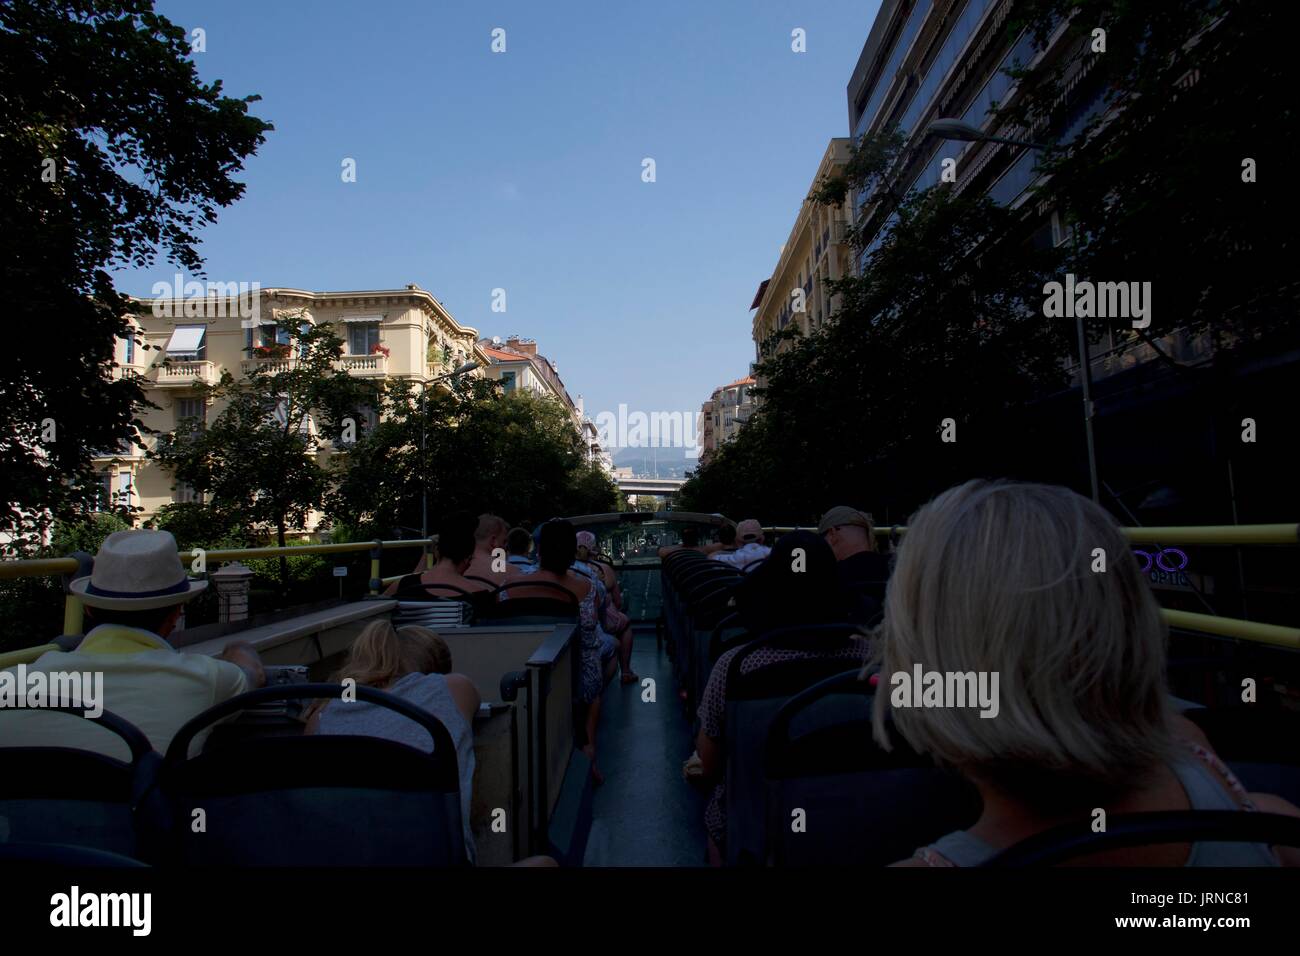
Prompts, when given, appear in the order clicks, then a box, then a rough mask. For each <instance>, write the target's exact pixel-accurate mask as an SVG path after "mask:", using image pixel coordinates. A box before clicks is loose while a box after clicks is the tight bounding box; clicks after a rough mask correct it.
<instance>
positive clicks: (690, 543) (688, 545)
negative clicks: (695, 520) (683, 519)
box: [659, 525, 704, 558]
mask: <svg viewBox="0 0 1300 956" xmlns="http://www.w3.org/2000/svg"><path fill="white" fill-rule="evenodd" d="M680 537H681V544H667V545H664V546H663V547H662V548H660V549H659V557H660V558H665V557H667V556H668V555H670V554H672V553H673V552H674V551H703V550H704V549H703V548H701V547H700V529H699V528H696V527H693V526H690V525H688V526H687V527H685V528H682V532H681V536H680Z"/></svg>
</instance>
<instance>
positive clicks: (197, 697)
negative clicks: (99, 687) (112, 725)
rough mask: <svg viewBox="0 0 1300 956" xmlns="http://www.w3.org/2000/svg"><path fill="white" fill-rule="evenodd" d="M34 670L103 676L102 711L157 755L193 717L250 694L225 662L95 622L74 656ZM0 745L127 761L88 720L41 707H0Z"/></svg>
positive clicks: (59, 654) (44, 659)
mask: <svg viewBox="0 0 1300 956" xmlns="http://www.w3.org/2000/svg"><path fill="white" fill-rule="evenodd" d="M9 669H10V670H15V669H14V668H9ZM35 671H44V672H45V673H47V674H48V673H51V672H58V671H62V672H72V671H75V672H86V671H89V672H90V673H92V674H94V673H102V674H103V675H104V677H103V699H102V701H101V702H100V703H101V704H102V706H103V708H104V709H105V710H107V711H111V712H112V713H114V714H116V715H117V716H119V717H121V718H123V719H124V720H127V721H129V722H130V723H133V724H135V726H137V727H139V728H140V730H141V731H143V732H144V735H145V736H146V737H148V738H149V742H150V743H152V744H153V746H154V749H155V750H157V751H158V752H159V753H166V752H167V747H168V745H169V744H170V743H171V741H172V737H174V736H175V735H176V732H177V731H178V730H180V729H181V727H182V726H183V725H184V724H185V723H187V722H188V721H189V720H190V719H191V718H193V717H195V716H197V715H198V714H200V713H202V712H203V711H205V710H207V709H208V708H209V707H212V706H213V705H214V704H218V703H221V702H222V701H224V700H228V699H230V698H231V697H234V696H235V695H237V694H242V693H244V692H245V691H247V690H249V689H250V687H249V683H248V678H247V677H245V676H244V672H243V671H242V670H240V668H239V667H238V666H237V665H235V664H232V663H231V662H230V661H224V660H218V659H217V658H215V657H208V656H206V655H203V654H185V653H183V652H179V651H177V650H176V649H175V648H173V647H172V646H171V645H170V644H168V643H167V642H166V641H164V640H163V639H162V638H161V637H159V636H158V635H156V634H151V633H150V632H148V631H142V630H139V629H137V628H133V627H122V626H120V625H117V624H101V625H100V626H99V627H97V628H95V629H94V630H92V631H91V632H90V633H89V634H87V635H86V636H85V638H83V639H82V642H81V645H80V646H79V647H78V648H77V649H76V650H75V651H70V652H64V651H50V652H48V653H45V654H42V655H41V656H40V657H38V658H37V659H36V660H35V661H34V662H32V663H31V664H28V665H27V672H28V673H29V674H30V673H32V672H35ZM209 729H210V728H209ZM206 739H207V733H206V732H203V733H200V734H199V735H198V736H197V737H195V739H194V742H193V744H192V745H191V747H190V753H191V754H196V753H198V752H199V750H200V749H201V748H202V746H203V741H204V740H206ZM0 747H74V748H76V749H78V750H95V751H98V752H100V753H103V754H107V755H108V756H110V757H116V758H118V759H119V760H129V759H130V750H129V749H128V748H127V746H126V744H125V742H123V740H122V738H120V737H119V736H118V735H117V734H115V733H113V732H112V731H111V730H105V729H104V728H103V727H96V726H95V721H94V720H87V719H85V718H82V717H75V716H70V715H65V714H58V713H49V712H42V711H41V710H40V709H39V708H31V709H9V708H0Z"/></svg>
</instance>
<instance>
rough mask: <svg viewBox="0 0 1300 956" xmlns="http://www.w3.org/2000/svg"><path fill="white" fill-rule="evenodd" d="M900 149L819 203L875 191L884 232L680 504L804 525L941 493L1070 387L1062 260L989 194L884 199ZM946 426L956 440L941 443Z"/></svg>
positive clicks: (865, 161)
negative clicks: (825, 319) (1048, 296)
mask: <svg viewBox="0 0 1300 956" xmlns="http://www.w3.org/2000/svg"><path fill="white" fill-rule="evenodd" d="M900 148H901V147H900V143H899V138H898V136H897V135H896V134H893V133H891V134H887V135H885V136H881V137H875V138H869V139H867V140H866V141H864V142H863V143H861V144H859V146H858V148H857V150H856V152H855V154H854V158H853V161H852V162H851V163H850V165H849V168H848V169H849V171H848V175H847V176H846V178H844V179H842V180H840V181H838V182H832V183H827V184H825V185H824V187H823V189H822V190H821V192H820V193H819V198H820V199H821V200H823V201H826V202H831V203H835V202H841V201H842V200H843V197H844V193H845V191H846V190H847V189H849V188H855V189H856V188H862V187H863V186H864V185H866V184H867V183H869V182H870V183H875V184H876V187H877V190H878V201H881V202H882V203H885V204H887V209H886V210H885V212H886V214H890V215H892V216H893V217H894V223H893V226H892V228H891V229H890V231H889V233H888V236H887V238H885V239H884V241H883V242H882V243H881V244H880V246H879V247H878V248H877V249H875V250H873V252H872V253H871V256H870V261H869V267H868V269H867V270H866V271H865V274H864V275H862V276H860V277H851V278H848V279H846V280H843V281H841V282H839V283H835V284H833V291H835V292H838V293H839V294H840V296H841V306H840V309H839V311H838V312H837V314H836V315H835V316H834V321H833V322H831V323H829V324H827V325H826V326H823V327H822V328H820V329H816V330H813V331H812V332H811V333H810V334H808V335H806V336H794V335H784V334H783V335H780V336H778V337H777V339H778V340H779V344H780V345H781V347H780V348H776V347H775V346H776V345H777V344H778V342H773V343H771V346H772V347H770V348H769V349H768V355H767V357H766V358H765V359H764V360H763V361H762V363H761V366H760V372H761V374H762V375H763V376H765V377H766V387H765V388H763V389H761V390H759V391H760V394H761V398H762V402H761V404H760V406H759V408H758V410H757V411H756V412H755V413H754V415H753V416H751V420H750V422H749V423H748V424H747V425H746V426H745V427H744V428H743V429H741V430H740V432H739V434H738V435H737V436H736V437H735V438H734V439H732V440H731V441H730V442H728V443H726V444H725V445H723V446H722V447H721V448H720V449H719V450H718V451H717V453H716V454H715V455H714V456H713V457H712V458H711V459H710V460H709V462H708V464H707V465H705V466H703V467H702V468H700V469H699V470H697V472H696V473H695V475H694V476H693V477H692V478H691V479H690V481H688V482H687V484H686V486H685V487H684V488H683V492H682V507H684V508H691V509H694V510H703V511H721V512H723V513H725V514H735V515H747V516H755V517H759V518H760V519H762V520H765V521H778V520H779V521H790V522H800V523H807V522H809V521H811V520H812V519H814V518H815V517H816V515H817V514H818V513H820V512H821V511H822V510H824V509H825V508H827V507H829V506H830V505H833V504H836V503H841V502H844V501H862V499H863V498H864V497H866V496H870V498H871V499H872V500H873V501H878V500H880V499H881V498H882V497H883V498H885V499H888V498H889V497H890V496H892V495H910V494H915V493H916V492H918V491H922V490H923V489H927V488H933V487H935V486H936V485H937V486H938V487H942V486H943V483H944V482H950V481H951V480H954V479H955V476H956V475H957V474H959V473H961V472H963V471H965V470H969V469H971V468H975V467H978V466H979V465H980V464H981V463H982V462H983V461H984V460H985V455H986V452H987V450H988V449H989V448H990V444H989V442H990V441H991V440H992V441H996V435H993V434H991V431H992V430H995V429H996V428H997V426H998V425H999V424H1001V423H1002V422H1003V421H1004V414H1005V413H1006V412H1007V411H1008V410H1010V409H1012V408H1015V407H1017V406H1022V405H1024V404H1025V403H1027V402H1029V401H1030V400H1032V399H1033V398H1034V397H1036V396H1037V395H1039V394H1042V392H1043V391H1045V390H1046V389H1049V388H1052V387H1060V386H1061V385H1063V384H1064V382H1065V378H1064V374H1063V371H1062V368H1063V361H1062V360H1063V358H1064V357H1065V356H1067V355H1068V353H1069V338H1068V336H1067V335H1066V334H1065V333H1066V331H1067V329H1066V328H1065V326H1063V325H1062V324H1061V323H1052V322H1048V321H1045V320H1044V319H1043V317H1042V315H1041V305H1042V286H1043V281H1044V279H1045V277H1047V276H1049V275H1051V274H1053V272H1054V269H1055V267H1056V264H1057V258H1056V256H1055V255H1054V254H1053V253H1052V252H1051V251H1048V250H1041V249H1039V248H1036V247H1035V246H1033V245H1032V244H1030V243H1027V242H1024V241H1023V240H1022V230H1023V226H1022V223H1021V217H1020V216H1019V215H1018V214H1016V213H1014V212H1012V211H1010V210H1007V209H1005V208H1002V207H999V206H998V205H996V204H995V203H994V202H993V201H992V200H990V199H989V198H988V197H986V196H983V195H980V194H978V193H974V194H972V193H965V194H957V193H955V192H954V191H953V190H952V189H951V187H948V186H940V187H936V188H934V189H930V190H927V191H923V192H921V191H918V192H913V193H909V194H903V193H891V192H890V190H891V189H892V186H891V184H890V183H889V181H888V174H889V172H890V170H891V169H892V168H893V167H894V165H895V163H896V162H897V160H898V157H899V151H900ZM991 248H996V249H997V253H996V254H986V253H988V250H990V249H991ZM945 420H951V422H952V425H953V427H954V428H955V429H956V431H957V434H958V435H959V436H960V441H959V442H955V443H948V442H943V441H942V435H941V429H942V427H943V423H944V422H945ZM885 463H889V464H888V467H885Z"/></svg>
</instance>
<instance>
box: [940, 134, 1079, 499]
mask: <svg viewBox="0 0 1300 956" xmlns="http://www.w3.org/2000/svg"><path fill="white" fill-rule="evenodd" d="M925 134H926V135H927V136H941V137H943V138H944V139H951V140H958V141H959V142H963V143H1006V144H1008V145H1010V146H1024V147H1025V148H1027V149H1038V150H1050V149H1052V148H1053V147H1052V146H1050V145H1048V144H1046V143H1033V142H1030V141H1028V140H1023V139H1008V138H1006V137H1003V136H989V135H988V134H987V133H985V132H984V131H983V130H981V129H978V128H977V127H974V126H971V125H970V124H969V123H963V122H962V121H961V120H959V119H951V118H944V119H937V120H935V121H934V122H933V123H931V124H930V125H929V126H927V127H926V130H925ZM1074 323H1075V330H1076V332H1078V335H1079V384H1080V386H1081V391H1082V392H1083V431H1084V435H1085V436H1086V438H1087V442H1088V481H1089V484H1090V485H1091V488H1092V500H1093V501H1097V502H1100V500H1101V492H1100V488H1099V485H1098V483H1097V449H1096V446H1095V445H1094V443H1093V437H1092V356H1091V354H1089V351H1088V335H1087V332H1086V330H1085V329H1084V327H1083V317H1082V316H1080V315H1078V313H1077V312H1076V314H1075V317H1074Z"/></svg>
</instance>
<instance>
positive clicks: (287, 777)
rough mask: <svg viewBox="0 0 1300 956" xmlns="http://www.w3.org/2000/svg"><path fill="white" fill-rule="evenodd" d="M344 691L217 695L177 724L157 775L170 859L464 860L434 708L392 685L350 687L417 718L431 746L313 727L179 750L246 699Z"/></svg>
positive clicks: (452, 757) (455, 786)
mask: <svg viewBox="0 0 1300 956" xmlns="http://www.w3.org/2000/svg"><path fill="white" fill-rule="evenodd" d="M342 691H343V687H342V685H339V684H297V685H288V686H281V687H265V688H261V689H260V690H255V691H251V692H249V693H247V694H242V695H240V696H239V697H235V698H232V699H231V700H228V701H225V702H224V703H222V704H218V705H217V706H216V707H213V708H210V709H209V710H207V711H205V712H204V713H202V714H200V715H199V716H198V717H196V718H194V719H193V720H191V721H190V722H189V723H187V724H186V725H185V726H184V727H183V728H181V730H180V731H179V732H178V733H177V735H176V737H175V738H174V739H173V741H172V744H171V746H170V747H169V748H168V750H167V756H166V758H165V760H164V763H163V767H162V772H161V778H160V779H161V786H162V790H163V793H164V795H165V796H166V799H167V802H168V805H169V808H170V810H171V821H170V822H171V828H170V832H169V834H168V837H169V839H168V844H169V850H170V852H169V854H168V855H169V858H170V859H171V861H173V862H176V863H180V864H184V865H191V866H205V865H231V866H444V867H445V866H462V865H466V863H467V857H466V853H465V843H464V831H463V829H462V825H461V814H460V779H459V774H458V773H457V765H456V750H455V745H454V744H453V742H452V739H451V735H450V734H449V733H448V732H447V729H446V727H444V726H443V724H442V723H441V722H440V721H439V720H438V719H437V718H436V717H434V716H433V715H432V714H430V713H428V712H426V711H424V710H422V709H420V708H418V707H415V706H413V705H411V704H409V703H407V702H406V701H404V700H402V699H401V698H398V697H394V696H393V695H391V694H386V693H383V692H382V691H377V690H374V689H372V688H369V687H364V686H358V687H357V688H356V697H357V699H358V700H363V701H367V702H369V703H373V704H378V705H379V706H382V707H387V708H388V709H390V710H395V711H397V712H398V713H400V714H402V715H403V716H406V717H409V718H410V719H412V720H414V721H416V722H417V723H419V724H420V725H421V726H422V727H423V728H424V729H425V730H427V731H428V732H429V734H430V735H431V736H432V737H433V741H434V749H433V753H432V754H428V753H424V752H423V751H420V750H417V749H415V748H413V747H408V746H406V745H405V744H399V743H396V742H394V741H391V740H385V739H383V738H379V737H365V736H343V735H338V736H336V735H320V736H299V737H254V738H251V739H246V740H242V741H240V742H239V743H237V744H231V745H230V746H226V747H221V748H217V749H205V750H204V752H203V753H202V754H200V755H198V756H196V757H192V758H190V757H187V753H188V749H189V744H190V741H191V740H192V739H193V737H194V735H195V734H196V733H198V732H199V731H200V730H202V729H203V728H204V727H206V726H209V725H211V724H213V723H215V722H216V721H218V720H221V719H223V718H225V717H228V716H230V715H232V714H235V713H237V712H239V711H240V710H243V709H245V708H247V707H249V706H250V705H253V704H258V703H262V702H264V701H268V700H288V699H293V700H307V699H320V698H334V699H337V698H339V697H340V696H341V694H342ZM200 810H201V811H202V814H201V815H200V814H199V811H200ZM199 820H201V821H202V824H203V826H202V827H201V828H200V827H199V826H197V822H198V821H199Z"/></svg>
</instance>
